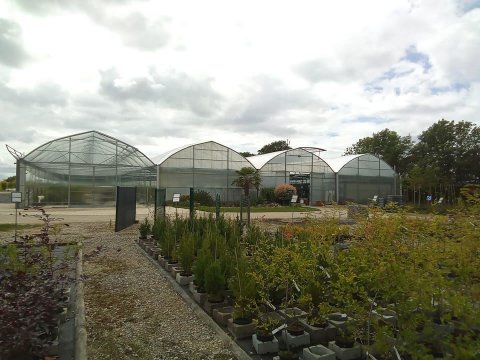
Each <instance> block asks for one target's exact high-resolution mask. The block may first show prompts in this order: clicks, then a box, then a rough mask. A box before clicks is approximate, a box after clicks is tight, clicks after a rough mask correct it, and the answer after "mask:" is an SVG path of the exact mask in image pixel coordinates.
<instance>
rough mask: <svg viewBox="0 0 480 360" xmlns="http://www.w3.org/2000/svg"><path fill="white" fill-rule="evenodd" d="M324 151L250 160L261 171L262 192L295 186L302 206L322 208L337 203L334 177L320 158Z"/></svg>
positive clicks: (297, 151)
mask: <svg viewBox="0 0 480 360" xmlns="http://www.w3.org/2000/svg"><path fill="white" fill-rule="evenodd" d="M321 151H323V149H319V148H307V147H305V148H303V147H302V148H296V149H290V150H282V151H277V152H273V153H268V154H262V155H255V156H250V157H248V158H247V159H248V160H249V161H250V162H251V163H252V164H253V165H254V166H255V167H256V168H257V169H258V170H259V173H260V175H261V177H262V185H261V186H262V188H274V187H275V186H277V185H279V184H282V183H288V184H292V185H293V186H295V187H296V189H297V194H298V196H299V199H300V200H301V201H302V202H303V203H305V204H311V205H320V204H322V203H330V202H332V201H334V200H335V173H334V172H333V170H332V168H331V167H330V166H329V165H328V164H327V163H326V162H325V161H324V160H323V159H322V158H320V156H319V155H318V154H319V153H320V152H321Z"/></svg>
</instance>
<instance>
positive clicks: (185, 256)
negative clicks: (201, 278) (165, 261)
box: [178, 231, 195, 276]
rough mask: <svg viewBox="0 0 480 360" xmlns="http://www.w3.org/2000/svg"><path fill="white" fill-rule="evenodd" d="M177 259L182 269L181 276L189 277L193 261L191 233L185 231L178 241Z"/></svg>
mask: <svg viewBox="0 0 480 360" xmlns="http://www.w3.org/2000/svg"><path fill="white" fill-rule="evenodd" d="M178 258H179V260H180V264H181V265H182V268H183V275H186V276H190V275H191V274H192V266H193V261H194V259H195V239H194V235H193V234H192V233H191V232H188V231H186V232H185V233H184V234H183V236H182V238H181V239H180V246H179V248H178Z"/></svg>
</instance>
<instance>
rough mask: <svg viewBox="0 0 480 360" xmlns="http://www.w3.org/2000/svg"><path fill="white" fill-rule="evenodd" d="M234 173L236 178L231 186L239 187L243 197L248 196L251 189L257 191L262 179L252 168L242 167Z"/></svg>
mask: <svg viewBox="0 0 480 360" xmlns="http://www.w3.org/2000/svg"><path fill="white" fill-rule="evenodd" d="M236 173H237V175H238V178H236V179H235V180H233V182H232V185H235V186H238V187H241V188H242V189H243V192H244V194H245V196H249V194H250V189H251V188H252V187H254V188H255V189H257V191H258V188H259V187H260V184H261V183H262V178H261V177H260V174H259V173H258V171H257V170H255V169H254V168H252V167H243V168H241V169H240V170H237V171H236Z"/></svg>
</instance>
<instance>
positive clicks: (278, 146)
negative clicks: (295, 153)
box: [258, 140, 291, 155]
mask: <svg viewBox="0 0 480 360" xmlns="http://www.w3.org/2000/svg"><path fill="white" fill-rule="evenodd" d="M290 149H291V147H290V146H289V145H288V142H286V141H285V140H277V141H274V142H271V143H270V144H267V145H265V146H264V147H262V148H261V149H260V150H258V154H259V155H261V154H268V153H271V152H275V151H281V150H290Z"/></svg>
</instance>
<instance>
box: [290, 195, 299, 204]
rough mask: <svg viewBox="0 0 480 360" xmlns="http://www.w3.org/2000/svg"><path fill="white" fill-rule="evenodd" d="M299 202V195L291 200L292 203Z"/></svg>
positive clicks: (293, 196)
mask: <svg viewBox="0 0 480 360" xmlns="http://www.w3.org/2000/svg"><path fill="white" fill-rule="evenodd" d="M297 200H298V195H292V200H291V202H292V203H296V202H297Z"/></svg>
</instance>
